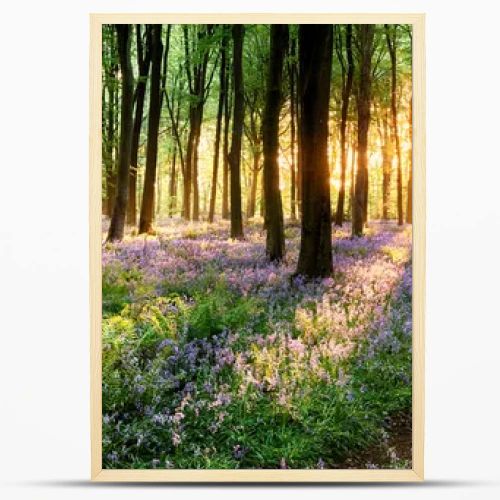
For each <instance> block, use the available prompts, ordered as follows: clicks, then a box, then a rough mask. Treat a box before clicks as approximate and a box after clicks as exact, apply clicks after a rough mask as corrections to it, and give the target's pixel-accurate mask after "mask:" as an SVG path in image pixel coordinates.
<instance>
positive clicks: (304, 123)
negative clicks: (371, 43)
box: [296, 24, 333, 278]
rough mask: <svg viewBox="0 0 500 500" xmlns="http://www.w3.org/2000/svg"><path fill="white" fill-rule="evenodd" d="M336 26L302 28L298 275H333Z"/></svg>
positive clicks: (300, 31)
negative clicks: (331, 134)
mask: <svg viewBox="0 0 500 500" xmlns="http://www.w3.org/2000/svg"><path fill="white" fill-rule="evenodd" d="M332 51H333V28H332V26H331V25H326V24H321V25H312V24H301V25H300V26H299V64H300V69H299V92H300V137H301V148H302V153H301V156H302V233H301V239H300V254H299V261H298V264H297V271H296V273H297V274H299V275H304V276H307V277H311V278H315V277H324V276H329V275H331V273H332V272H333V266H332V221H331V207H330V171H329V166H328V108H329V99H330V78H331V66H332V64H331V62H332Z"/></svg>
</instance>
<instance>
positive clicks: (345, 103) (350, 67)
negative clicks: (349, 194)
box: [335, 24, 354, 226]
mask: <svg viewBox="0 0 500 500" xmlns="http://www.w3.org/2000/svg"><path fill="white" fill-rule="evenodd" d="M346 54H347V79H346V83H345V87H344V88H343V89H342V110H341V119H340V164H341V165H340V169H341V170H340V189H339V196H338V200H337V212H336V214H335V225H337V226H342V223H343V222H344V204H345V178H346V172H347V141H346V129H347V113H348V111H349V100H350V97H351V90H352V82H353V78H354V59H353V56H352V24H348V25H347V27H346Z"/></svg>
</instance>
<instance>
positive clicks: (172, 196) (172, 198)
mask: <svg viewBox="0 0 500 500" xmlns="http://www.w3.org/2000/svg"><path fill="white" fill-rule="evenodd" d="M176 160H177V147H176V146H175V144H174V152H173V155H172V163H171V165H170V185H169V189H168V216H169V217H173V216H174V211H175V209H176V205H177V170H176V165H175V164H176Z"/></svg>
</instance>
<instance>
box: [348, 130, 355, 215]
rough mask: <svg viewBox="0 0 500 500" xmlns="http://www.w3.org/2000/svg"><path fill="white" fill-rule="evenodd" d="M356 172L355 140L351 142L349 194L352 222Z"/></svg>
mask: <svg viewBox="0 0 500 500" xmlns="http://www.w3.org/2000/svg"><path fill="white" fill-rule="evenodd" d="M355 172H356V143H355V142H354V140H353V141H352V142H351V186H350V187H351V189H350V192H349V213H350V214H351V222H352V220H353V206H354V183H355Z"/></svg>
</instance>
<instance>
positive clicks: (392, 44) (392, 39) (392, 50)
mask: <svg viewBox="0 0 500 500" xmlns="http://www.w3.org/2000/svg"><path fill="white" fill-rule="evenodd" d="M396 29H397V25H395V26H394V27H392V33H391V28H389V25H387V24H386V25H385V37H386V41H387V48H388V49H389V55H390V57H391V113H392V133H393V136H394V142H395V146H396V158H397V162H398V169H397V191H398V193H397V194H398V225H399V226H402V225H403V170H402V166H401V147H400V144H399V132H398V108H397V99H396V98H397V96H396V91H397V80H396V77H397V73H396Z"/></svg>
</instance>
